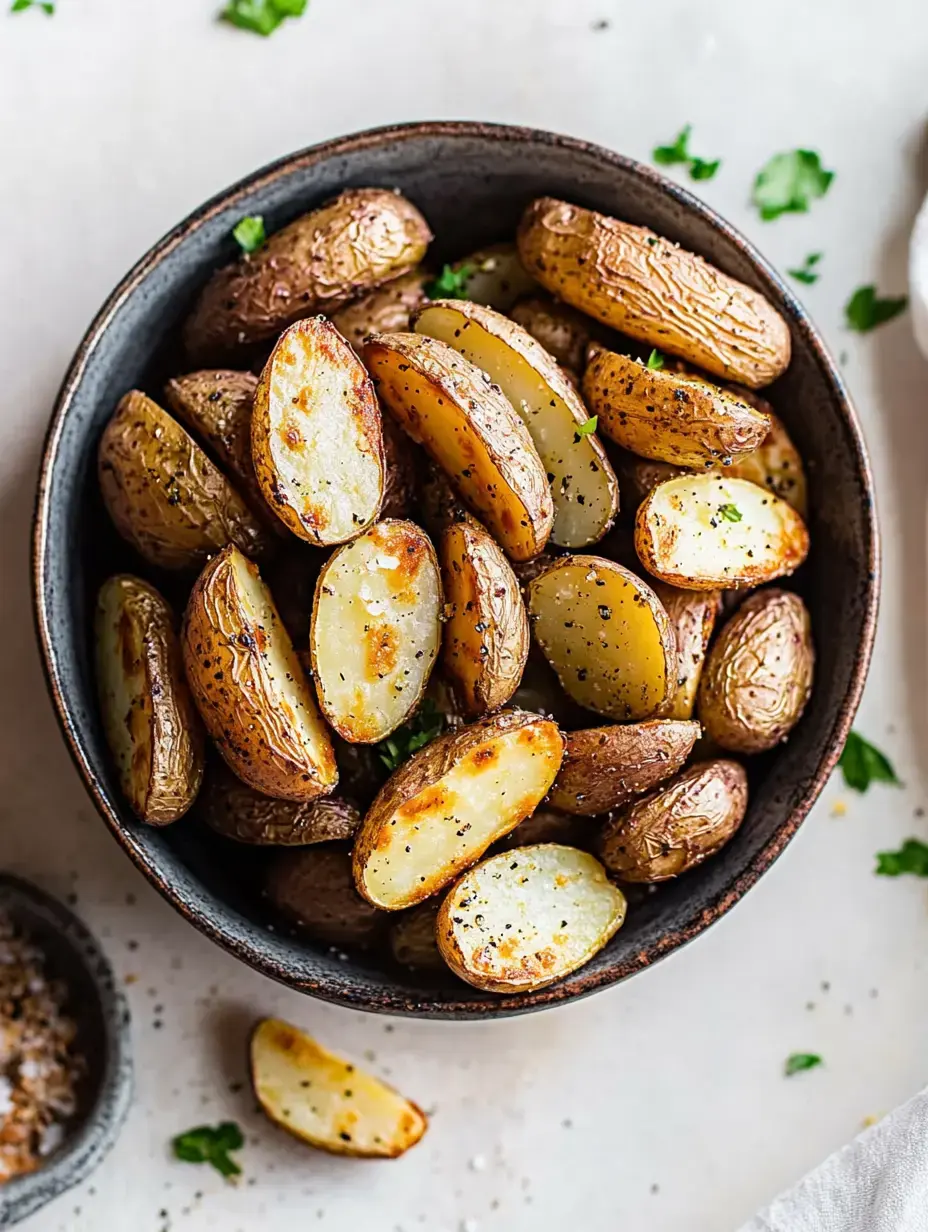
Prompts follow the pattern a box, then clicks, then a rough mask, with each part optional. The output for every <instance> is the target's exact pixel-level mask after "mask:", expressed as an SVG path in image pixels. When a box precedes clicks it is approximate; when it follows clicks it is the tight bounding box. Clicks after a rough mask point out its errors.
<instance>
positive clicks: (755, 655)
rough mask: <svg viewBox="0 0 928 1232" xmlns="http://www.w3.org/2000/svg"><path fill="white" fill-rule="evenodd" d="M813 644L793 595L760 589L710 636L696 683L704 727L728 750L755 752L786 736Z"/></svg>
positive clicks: (804, 698) (796, 714) (804, 694)
mask: <svg viewBox="0 0 928 1232" xmlns="http://www.w3.org/2000/svg"><path fill="white" fill-rule="evenodd" d="M814 668H815V651H814V648H813V645H812V628H811V622H810V619H809V612H808V609H807V608H806V605H805V604H804V603H803V601H802V600H801V599H800V597H799V596H798V595H795V594H792V593H791V592H790V591H787V590H776V589H771V590H761V591H758V593H757V594H755V595H750V596H749V597H748V598H747V599H745V601H744V603H742V604H741V606H740V607H739V608H738V610H737V612H735V614H734V616H732V617H731V619H730V620H729V621H728V623H727V624H726V625H725V627H724V628H723V629H722V631H721V633H720V634H719V636H718V638H717V639H716V641H715V643H714V645H713V647H712V649H711V651H710V652H709V658H708V659H707V661H706V667H705V671H704V672H703V674H702V680H701V682H700V685H699V718H700V721H701V722H702V723H703V725H704V726H705V729H706V734H707V735H708V736H710V737H711V738H712V739H713V740H715V741H716V742H717V743H718V744H719V745H720V746H721V747H722V748H723V749H729V750H731V752H733V753H762V752H764V750H765V749H772V748H773V747H774V746H775V745H777V744H779V742H780V741H781V740H785V739H786V737H787V736H788V735H789V733H790V732H791V731H792V729H793V728H794V727H795V725H796V724H797V723H798V722H799V718H800V716H801V715H802V712H803V710H805V707H806V703H807V702H808V700H809V695H810V694H811V692H812V676H813V672H814Z"/></svg>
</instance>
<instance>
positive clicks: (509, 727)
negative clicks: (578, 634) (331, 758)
mask: <svg viewBox="0 0 928 1232" xmlns="http://www.w3.org/2000/svg"><path fill="white" fill-rule="evenodd" d="M563 752H564V738H563V736H562V735H561V733H560V732H559V731H558V728H557V725H556V724H554V723H552V722H551V721H550V719H541V718H539V717H538V716H537V715H534V714H524V713H522V712H521V711H513V710H508V711H503V712H502V714H497V715H494V716H493V717H492V718H489V719H482V720H481V721H480V722H479V723H474V724H472V725H471V726H470V727H464V728H461V729H460V730H459V731H456V732H450V733H449V734H447V735H445V736H439V738H438V739H437V740H433V741H432V743H431V744H428V745H426V746H425V748H424V749H421V750H420V751H419V752H418V753H414V754H413V756H412V757H410V758H409V760H408V761H406V762H404V763H403V765H401V766H400V768H399V769H398V770H397V771H395V772H394V774H393V775H391V777H390V778H389V779H388V780H387V782H386V783H385V784H384V786H383V787H382V788H381V790H380V793H379V794H378V796H377V799H376V800H375V801H374V803H373V804H372V805H371V807H370V810H369V811H368V814H367V816H366V817H365V818H364V821H363V823H362V825H361V829H360V831H359V832H358V836H357V838H356V839H355V844H354V855H353V861H354V876H355V881H356V883H357V887H358V890H359V891H360V893H361V894H363V895H364V897H365V898H366V899H367V900H368V901H369V902H371V903H373V904H374V905H375V906H377V907H383V908H385V909H386V910H388V911H398V910H399V909H400V908H402V907H411V906H413V905H414V904H415V903H418V902H422V900H423V899H426V898H429V897H430V896H431V895H432V894H434V893H435V892H436V891H437V890H440V889H441V887H442V886H444V885H447V884H448V882H449V881H453V880H454V878H455V877H456V876H457V875H458V874H459V873H460V872H461V871H462V870H463V869H465V868H467V867H468V866H469V865H471V864H473V863H474V862H475V861H476V860H479V859H480V857H481V856H482V855H483V853H484V852H485V851H486V849H487V848H488V847H489V846H490V844H491V843H493V842H495V841H496V839H498V838H502V836H503V835H504V834H507V833H508V832H509V831H510V830H512V829H514V828H515V827H516V826H517V825H518V824H519V822H520V821H524V819H525V818H526V817H528V816H529V815H530V814H531V813H532V812H534V810H535V807H536V805H537V804H538V802H539V801H540V800H541V799H542V798H543V796H544V795H545V793H546V792H547V791H548V788H549V787H550V786H551V784H552V783H553V782H554V778H555V776H556V775H557V772H558V769H559V767H560V764H561V757H562V756H563Z"/></svg>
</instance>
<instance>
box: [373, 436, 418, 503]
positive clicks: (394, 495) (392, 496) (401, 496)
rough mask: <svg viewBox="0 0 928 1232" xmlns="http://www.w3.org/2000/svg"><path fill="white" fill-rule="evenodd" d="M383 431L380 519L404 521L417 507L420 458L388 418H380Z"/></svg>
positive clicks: (413, 447) (410, 443)
mask: <svg viewBox="0 0 928 1232" xmlns="http://www.w3.org/2000/svg"><path fill="white" fill-rule="evenodd" d="M381 427H382V429H383V459H384V481H383V505H382V506H381V509H380V516H381V518H408V517H409V515H410V514H411V513H412V512H413V509H414V507H416V506H417V505H418V500H417V497H418V491H419V469H420V466H419V463H420V458H421V456H422V455H421V454H420V453H419V450H418V448H417V446H415V445H414V444H413V443H412V441H411V440H410V439H409V437H408V436H407V435H406V433H405V432H404V431H403V430H402V428H399V427H397V425H396V423H395V421H394V420H393V419H392V418H391V416H389V415H384V416H382V418H381Z"/></svg>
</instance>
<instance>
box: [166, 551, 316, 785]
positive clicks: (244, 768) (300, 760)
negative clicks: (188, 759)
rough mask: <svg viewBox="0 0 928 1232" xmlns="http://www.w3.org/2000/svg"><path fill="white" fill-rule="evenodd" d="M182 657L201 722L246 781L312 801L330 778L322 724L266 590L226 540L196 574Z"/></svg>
mask: <svg viewBox="0 0 928 1232" xmlns="http://www.w3.org/2000/svg"><path fill="white" fill-rule="evenodd" d="M182 641H183V650H184V666H185V668H186V671H187V679H188V681H189V682H190V689H191V692H192V693H193V696H194V700H195V701H196V704H197V708H198V709H199V711H200V714H201V716H202V718H203V721H204V723H205V724H206V729H207V731H208V732H209V734H210V735H211V736H212V738H213V740H214V741H215V742H216V746H217V748H218V749H219V752H220V753H221V754H222V756H223V757H224V758H225V760H226V762H227V763H228V765H229V766H230V767H231V769H232V770H233V771H234V772H235V774H237V775H238V777H239V778H240V779H241V780H242V781H243V782H245V783H247V784H248V785H249V787H253V788H254V789H255V790H256V791H261V792H264V793H265V794H266V795H268V796H278V797H280V798H281V799H283V800H314V799H315V798H316V796H321V795H325V794H326V793H327V792H329V791H331V790H332V788H333V787H334V786H335V784H336V782H337V781H338V772H337V770H336V766H335V756H334V754H333V751H332V744H331V741H330V740H329V735H328V732H327V730H326V727H325V724H324V723H323V721H322V719H321V718H320V716H319V713H318V711H317V710H316V703H315V700H314V698H313V691H312V687H311V686H310V684H309V682H308V681H307V679H306V676H305V675H304V672H303V669H302V667H301V666H300V662H299V660H298V659H297V656H296V654H295V653H294V650H293V644H292V643H291V641H290V637H289V635H288V633H287V631H286V629H285V628H284V626H283V624H282V622H281V619H280V617H279V615H278V614H277V609H276V608H275V606H274V601H273V599H272V598H271V593H270V591H269V590H268V589H267V587H266V586H265V585H264V583H263V582H262V581H261V578H260V577H259V576H258V570H257V569H256V568H255V566H254V565H253V564H252V563H251V561H249V560H247V559H246V558H245V557H244V556H243V555H242V553H241V552H240V551H239V550H238V549H237V548H236V547H234V546H232V545H230V546H229V547H227V548H225V549H224V550H223V551H222V552H220V553H219V555H218V556H214V557H213V559H212V560H211V561H210V562H209V564H208V565H207V566H206V568H205V569H204V570H203V572H202V573H201V574H200V576H199V578H198V579H197V582H196V585H195V586H194V588H193V592H192V594H191V595H190V599H189V600H188V603H187V611H186V614H185V616H184V629H183V638H182Z"/></svg>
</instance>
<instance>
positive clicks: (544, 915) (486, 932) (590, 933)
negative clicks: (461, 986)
mask: <svg viewBox="0 0 928 1232" xmlns="http://www.w3.org/2000/svg"><path fill="white" fill-rule="evenodd" d="M624 919H625V896H624V895H623V894H622V892H621V890H619V889H617V887H616V886H614V885H613V884H612V883H611V882H610V881H609V880H608V878H607V876H606V870H605V869H604V868H603V866H602V865H601V864H600V862H599V861H598V860H597V859H596V858H595V857H594V856H591V855H589V853H588V852H585V851H579V850H578V849H577V848H576V847H564V846H561V844H559V843H539V844H537V845H536V846H533V847H517V848H515V850H514V851H506V852H502V853H500V854H499V855H497V856H493V857H492V858H491V859H489V860H484V862H483V863H482V864H478V865H477V867H476V868H474V869H471V871H470V872H469V873H466V874H465V875H464V876H463V877H462V878H461V880H460V881H459V882H458V883H457V885H455V887H454V889H453V890H451V892H450V893H449V894H448V896H447V897H446V898H445V900H444V902H443V903H442V906H441V910H440V912H439V915H438V924H437V927H436V936H437V938H438V946H439V949H440V950H441V953H442V955H443V957H444V959H445V962H446V963H447V964H448V965H449V967H450V968H451V970H452V971H454V973H455V974H456V975H458V976H460V977H461V979H462V980H466V981H467V982H468V983H469V984H473V985H475V987H477V988H482V989H486V990H487V991H488V992H499V993H518V992H530V991H532V990H533V989H536V988H544V987H545V986H546V985H548V984H553V983H554V982H555V980H560V979H563V977H564V976H565V975H569V974H570V972H571V971H576V970H577V968H578V967H582V966H583V964H584V963H587V962H589V960H590V959H591V958H592V957H593V955H594V954H596V953H597V952H598V951H599V950H601V949H602V948H603V946H604V945H605V944H606V943H607V942H608V941H609V940H610V938H611V937H613V936H614V935H615V934H616V932H617V931H618V929H619V928H620V927H621V925H622V922H623V921H624Z"/></svg>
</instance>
